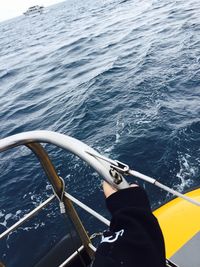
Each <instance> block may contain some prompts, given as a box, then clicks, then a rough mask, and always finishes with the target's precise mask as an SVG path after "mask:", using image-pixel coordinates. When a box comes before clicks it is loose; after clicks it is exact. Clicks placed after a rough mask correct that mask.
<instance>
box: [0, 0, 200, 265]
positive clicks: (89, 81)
mask: <svg viewBox="0 0 200 267" xmlns="http://www.w3.org/2000/svg"><path fill="white" fill-rule="evenodd" d="M199 14H200V2H199V0H188V1H185V0H127V1H125V0H98V1H97V0H93V1H92V0H84V1H81V0H75V1H74V0H67V1H64V2H62V3H60V4H57V5H54V6H50V7H45V9H44V13H43V14H41V15H37V16H23V15H22V16H20V17H17V18H14V19H11V20H8V21H4V22H1V23H0V138H4V137H7V136H11V135H14V134H17V133H22V132H26V131H32V130H50V131H55V132H58V133H62V134H67V135H69V136H72V137H74V138H77V139H79V140H81V141H83V142H85V143H86V144H88V145H89V146H91V147H93V148H94V149H96V150H97V151H99V152H100V153H102V155H105V156H106V157H109V158H111V159H116V160H120V161H122V162H124V163H126V164H128V165H129V166H130V168H132V169H134V170H137V171H139V172H142V173H144V174H146V175H149V176H151V177H154V178H156V179H158V180H159V181H160V182H161V183H163V184H165V185H167V186H169V187H171V188H174V189H175V190H178V191H179V192H182V193H184V192H186V191H188V190H191V189H192V188H195V187H197V186H200V167H199V164H200V16H199ZM44 147H45V149H46V150H47V151H48V153H49V156H50V158H51V159H52V162H53V163H54V165H55V168H56V170H57V172H58V174H59V175H60V176H62V177H63V179H64V181H65V184H66V191H67V192H69V193H70V194H72V195H73V196H75V197H77V199H79V200H81V201H82V202H84V203H85V204H87V205H88V206H90V207H91V208H93V209H95V210H96V211H98V212H100V213H101V214H103V215H104V216H105V217H107V218H109V213H108V212H107V210H106V207H105V202H104V196H103V192H102V189H101V182H102V178H101V177H99V175H98V174H97V173H96V172H95V171H94V170H92V169H91V168H90V167H88V165H87V164H86V163H84V162H82V161H81V160H80V159H78V158H77V157H76V156H74V155H72V154H70V153H69V152H66V151H63V150H62V149H60V148H57V147H55V146H54V145H47V144H45V145H44ZM0 170H1V174H0V192H1V196H0V232H3V231H5V230H6V229H7V228H8V227H9V226H11V225H12V224H13V223H15V222H16V221H17V220H18V219H19V218H22V217H23V216H24V215H25V214H26V213H28V212H29V211H30V210H31V209H33V208H35V207H36V206H37V205H39V204H40V203H41V202H42V201H44V200H45V199H47V198H48V197H49V196H50V195H51V194H52V189H51V186H50V184H49V182H48V180H47V178H46V176H45V174H44V172H43V171H42V169H41V167H40V164H39V162H38V160H37V159H36V157H35V156H34V155H33V154H32V153H31V152H30V151H29V149H28V148H26V147H24V146H21V147H17V148H14V149H13V150H10V151H6V152H2V153H1V154H0ZM127 180H128V182H130V183H133V182H137V183H139V184H140V185H141V186H143V187H144V188H145V189H146V191H147V194H148V196H149V199H150V202H151V206H152V209H155V208H156V207H158V206H159V205H161V204H163V203H165V202H166V201H167V200H169V199H171V198H172V197H173V196H172V195H170V194H169V193H166V192H164V191H162V190H160V189H158V188H156V187H155V186H152V185H149V184H147V183H146V182H143V181H140V180H139V179H136V178H134V177H127ZM77 210H78V211H79V214H80V217H81V219H82V220H83V223H84V225H85V227H86V229H87V230H88V231H89V233H90V234H91V233H93V232H99V231H102V230H103V229H105V226H104V225H102V224H101V223H99V222H97V220H95V219H93V218H92V216H90V215H88V214H86V213H85V212H83V211H81V210H80V209H77ZM68 230H69V229H68V226H67V224H65V220H64V219H63V217H62V215H61V214H60V213H59V208H58V201H54V202H53V203H52V204H51V205H50V206H48V207H47V208H46V209H44V210H43V211H42V212H41V213H40V214H38V215H37V216H34V217H33V218H32V219H31V220H29V221H28V222H27V223H25V224H24V225H22V226H20V228H19V229H18V230H15V231H14V232H12V233H10V234H9V235H8V236H7V237H6V238H4V239H2V240H1V241H0V261H2V262H3V263H4V264H5V265H6V266H9V267H18V266H20V267H22V266H23V267H29V266H34V265H35V264H36V263H37V262H38V261H39V260H40V259H41V258H42V257H43V256H44V255H45V254H46V253H47V252H48V251H49V250H50V249H51V248H52V247H54V246H55V244H56V243H57V242H58V241H59V240H60V239H61V238H62V236H63V235H65V234H66V233H67V231H68Z"/></svg>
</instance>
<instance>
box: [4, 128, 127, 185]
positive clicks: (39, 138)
mask: <svg viewBox="0 0 200 267" xmlns="http://www.w3.org/2000/svg"><path fill="white" fill-rule="evenodd" d="M31 143H50V144H54V145H56V146H58V147H61V148H63V149H65V150H68V151H70V152H71V153H73V154H75V155H76V156H78V157H79V158H81V159H82V160H83V161H85V162H87V163H88V164H89V165H90V166H91V167H93V168H94V169H95V170H96V171H97V172H98V173H99V174H100V175H101V176H102V177H103V179H105V180H106V181H107V182H108V183H110V184H112V186H114V187H116V188H118V189H123V188H127V187H129V184H128V183H127V181H126V180H125V179H124V178H123V177H122V176H121V178H122V180H121V182H120V184H115V183H114V182H113V181H114V179H113V176H112V175H111V174H110V164H109V163H108V162H105V161H104V160H102V159H100V158H95V157H93V156H92V155H93V154H95V155H99V156H100V154H99V153H98V152H97V151H95V150H94V149H93V148H91V147H89V146H88V145H86V144H85V143H83V142H81V141H79V140H77V139H75V138H72V137H70V136H67V135H64V134H60V133H55V132H51V131H30V132H25V133H20V134H16V135H13V136H10V137H6V138H4V139H1V140H0V152H1V151H4V150H7V149H9V148H12V147H16V146H19V145H27V144H29V145H30V144H31Z"/></svg>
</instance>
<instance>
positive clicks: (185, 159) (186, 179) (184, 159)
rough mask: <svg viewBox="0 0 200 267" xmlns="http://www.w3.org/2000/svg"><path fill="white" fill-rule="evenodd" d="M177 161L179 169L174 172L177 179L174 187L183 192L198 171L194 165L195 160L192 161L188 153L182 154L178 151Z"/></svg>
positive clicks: (191, 182)
mask: <svg viewBox="0 0 200 267" xmlns="http://www.w3.org/2000/svg"><path fill="white" fill-rule="evenodd" d="M178 161H179V166H180V170H179V172H178V173H177V174H176V177H177V178H178V179H179V184H178V185H177V186H176V189H177V190H178V191H180V192H183V191H184V190H185V189H186V188H189V187H190V186H191V185H192V184H193V178H195V176H196V175H197V173H198V167H197V166H195V165H194V164H195V163H196V162H193V159H192V156H191V155H189V154H188V153H185V154H184V155H183V154H181V153H179V156H178Z"/></svg>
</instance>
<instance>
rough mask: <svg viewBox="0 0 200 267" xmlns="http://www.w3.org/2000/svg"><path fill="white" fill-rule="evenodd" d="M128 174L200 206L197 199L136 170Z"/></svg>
mask: <svg viewBox="0 0 200 267" xmlns="http://www.w3.org/2000/svg"><path fill="white" fill-rule="evenodd" d="M128 173H129V174H130V175H132V176H135V177H138V178H140V179H142V180H144V181H146V182H149V183H151V184H154V185H155V186H157V187H159V188H161V189H163V190H165V191H167V192H169V193H171V194H173V195H175V196H177V197H180V198H182V199H184V200H186V201H188V202H190V203H192V204H195V205H197V206H200V202H199V201H197V200H195V199H192V198H190V197H188V196H186V195H183V194H181V193H179V192H178V191H176V190H174V189H171V188H170V187H168V186H166V185H164V184H161V183H160V182H158V181H157V180H156V179H154V178H152V177H149V176H147V175H144V174H142V173H140V172H137V171H134V170H129V172H128Z"/></svg>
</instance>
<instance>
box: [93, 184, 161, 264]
mask: <svg viewBox="0 0 200 267" xmlns="http://www.w3.org/2000/svg"><path fill="white" fill-rule="evenodd" d="M104 192H105V195H106V197H107V198H106V205H107V208H108V210H109V211H110V213H111V215H112V219H111V224H110V230H109V231H107V232H105V234H104V236H103V237H102V241H101V243H100V245H99V247H98V249H97V252H96V256H95V260H94V263H93V265H92V266H93V267H114V266H115V267H118V266H121V267H122V266H124V267H129V266H130V267H164V266H166V264H165V247H164V240H163V235H162V232H161V230H160V227H159V224H158V221H157V219H156V218H155V217H154V216H153V214H152V212H151V208H150V205H149V201H148V197H147V195H146V192H145V191H144V189H142V188H140V187H138V186H137V187H130V188H128V189H123V190H120V191H117V192H115V190H114V189H112V187H110V186H109V185H108V184H105V183H104Z"/></svg>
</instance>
